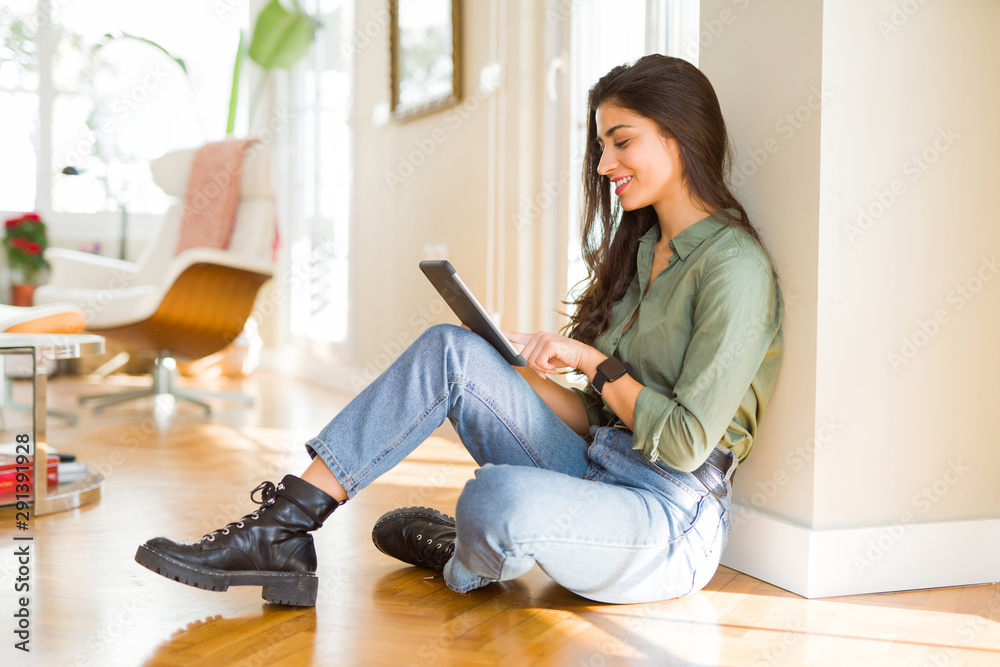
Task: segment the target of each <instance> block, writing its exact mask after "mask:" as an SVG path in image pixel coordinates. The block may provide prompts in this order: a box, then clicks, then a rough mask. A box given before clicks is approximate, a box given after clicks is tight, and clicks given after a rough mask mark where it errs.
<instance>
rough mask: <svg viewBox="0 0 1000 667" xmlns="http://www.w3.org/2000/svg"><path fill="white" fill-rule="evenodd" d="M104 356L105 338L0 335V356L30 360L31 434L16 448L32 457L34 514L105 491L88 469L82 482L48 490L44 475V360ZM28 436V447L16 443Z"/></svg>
mask: <svg viewBox="0 0 1000 667" xmlns="http://www.w3.org/2000/svg"><path fill="white" fill-rule="evenodd" d="M103 353H104V338H102V337H101V336H94V335H91V334H0V355H2V356H3V357H6V356H9V355H26V356H28V357H30V359H31V360H32V373H31V383H32V417H31V424H32V428H31V431H32V432H31V433H30V434H24V433H18V434H17V435H16V436H15V443H16V444H23V445H33V446H31V447H29V449H30V450H31V455H32V456H33V463H32V466H31V467H32V470H31V475H32V494H33V499H34V500H33V505H34V514H35V515H36V516H37V515H41V514H51V513H52V512H59V511H62V510H68V509H73V508H74V507H80V506H81V505H86V504H88V503H92V502H95V501H96V500H98V499H99V498H100V497H101V494H102V493H103V491H104V477H103V476H102V475H101V474H100V473H98V472H95V471H94V470H91V469H88V470H87V472H86V474H85V475H84V477H83V478H82V479H77V480H75V481H72V482H68V483H64V484H59V485H58V486H56V487H55V488H49V480H48V476H47V474H46V471H47V463H48V458H49V452H50V447H49V443H48V437H47V433H46V428H45V424H46V421H45V420H46V379H47V377H48V375H47V373H46V365H45V361H46V360H47V359H76V358H79V357H84V356H87V355H91V354H103ZM25 435H27V436H28V437H29V438H30V442H29V443H23V442H18V440H19V439H20V437H23V436H25Z"/></svg>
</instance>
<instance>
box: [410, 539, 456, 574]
mask: <svg viewBox="0 0 1000 667" xmlns="http://www.w3.org/2000/svg"><path fill="white" fill-rule="evenodd" d="M416 543H417V544H416V546H417V553H416V554H415V555H416V559H417V561H418V563H419V564H420V565H421V566H423V567H429V568H431V569H434V570H444V566H445V563H447V562H448V561H449V560H450V559H451V556H452V554H454V553H455V543H454V542H453V541H449V542H448V544H447V545H445V543H444V542H441V541H437V542H435V541H434V540H432V539H430V538H426V539H425V538H424V536H423V535H419V534H418V535H417V537H416Z"/></svg>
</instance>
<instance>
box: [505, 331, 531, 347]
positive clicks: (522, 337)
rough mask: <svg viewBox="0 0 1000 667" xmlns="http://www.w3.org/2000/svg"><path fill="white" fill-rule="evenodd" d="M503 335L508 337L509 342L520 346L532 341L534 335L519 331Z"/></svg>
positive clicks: (507, 332) (506, 332)
mask: <svg viewBox="0 0 1000 667" xmlns="http://www.w3.org/2000/svg"><path fill="white" fill-rule="evenodd" d="M503 335H504V336H506V337H507V340H509V341H510V342H512V343H516V344H518V345H524V344H526V343H527V342H528V341H529V340H531V336H532V334H526V333H519V332H517V331H504V332H503Z"/></svg>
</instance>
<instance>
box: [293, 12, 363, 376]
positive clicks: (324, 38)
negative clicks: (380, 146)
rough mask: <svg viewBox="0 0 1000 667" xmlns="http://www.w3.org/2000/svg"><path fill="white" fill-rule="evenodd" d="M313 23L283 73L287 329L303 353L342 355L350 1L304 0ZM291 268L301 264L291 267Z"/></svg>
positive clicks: (346, 307)
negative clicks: (287, 130) (302, 56)
mask: <svg viewBox="0 0 1000 667" xmlns="http://www.w3.org/2000/svg"><path fill="white" fill-rule="evenodd" d="M301 4H302V9H303V11H305V12H307V13H309V14H311V15H312V16H315V17H316V18H317V20H318V21H319V23H320V26H321V27H320V29H319V30H318V31H317V33H316V40H315V42H314V43H313V46H312V51H311V53H310V55H309V56H308V57H307V61H306V64H305V65H304V66H301V67H298V68H296V69H295V70H294V71H293V73H292V77H291V81H290V82H289V83H290V91H289V95H290V97H291V99H292V100H294V103H293V104H294V106H293V108H292V114H291V115H292V117H294V118H295V123H294V124H293V126H294V128H295V131H294V133H293V134H292V136H290V137H289V139H290V145H288V146H287V149H288V151H289V153H290V155H291V156H292V158H293V159H292V160H291V164H292V170H293V173H292V175H291V182H290V183H289V184H288V187H289V189H290V194H291V197H290V201H291V202H292V203H293V210H291V211H290V212H289V213H290V221H291V222H292V228H291V230H290V234H291V238H292V239H293V241H292V247H291V263H292V267H293V274H294V276H295V277H294V279H295V281H296V285H295V287H294V289H293V290H292V292H291V294H290V296H291V332H292V335H293V336H294V337H295V338H297V339H298V340H300V341H301V340H303V339H304V340H306V341H308V342H309V349H310V353H311V354H313V355H318V356H321V357H324V356H325V357H330V358H334V357H337V358H346V357H349V356H350V354H351V351H350V342H351V340H350V335H349V333H350V328H349V326H348V325H349V322H350V315H351V311H350V299H349V289H350V285H351V277H350V271H349V262H348V250H349V246H350V218H351V189H352V183H353V178H352V177H353V171H352V164H353V146H352V139H351V137H352V134H351V126H350V121H351V108H352V103H353V99H354V90H353V85H354V82H353V75H352V66H353V60H354V58H353V56H354V50H353V45H354V44H355V42H354V30H353V29H354V2H353V0H305V1H302V2H301ZM295 267H301V268H302V269H303V270H301V271H297V270H295Z"/></svg>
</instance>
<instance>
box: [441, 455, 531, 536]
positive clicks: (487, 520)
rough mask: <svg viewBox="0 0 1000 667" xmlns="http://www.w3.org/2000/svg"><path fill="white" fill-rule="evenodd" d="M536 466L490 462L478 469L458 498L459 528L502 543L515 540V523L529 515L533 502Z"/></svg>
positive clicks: (456, 511)
mask: <svg viewBox="0 0 1000 667" xmlns="http://www.w3.org/2000/svg"><path fill="white" fill-rule="evenodd" d="M532 472H535V470H534V469H533V468H527V467H525V466H513V465H494V464H491V463H487V464H486V465H484V466H483V467H481V468H479V469H478V470H476V477H475V479H471V480H469V481H468V482H466V484H465V488H464V489H463V490H462V494H461V495H460V496H459V497H458V505H457V508H456V510H455V517H456V520H457V523H458V525H459V530H460V531H461V530H469V531H473V532H476V533H479V534H489V535H491V536H492V537H494V538H499V539H500V540H501V541H503V542H508V543H509V541H510V540H511V539H512V536H513V534H514V533H515V532H516V531H517V528H516V525H515V524H516V523H518V522H519V521H522V520H524V519H525V518H526V515H527V514H529V513H530V509H531V506H532V504H533V498H532V488H533V486H532V484H531V483H530V481H529V480H528V479H526V478H527V477H529V476H530V475H531V473H532Z"/></svg>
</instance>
